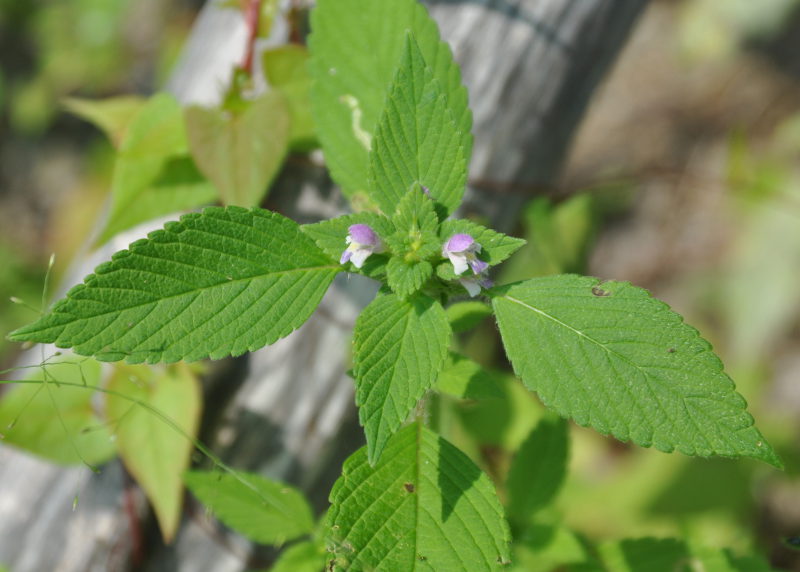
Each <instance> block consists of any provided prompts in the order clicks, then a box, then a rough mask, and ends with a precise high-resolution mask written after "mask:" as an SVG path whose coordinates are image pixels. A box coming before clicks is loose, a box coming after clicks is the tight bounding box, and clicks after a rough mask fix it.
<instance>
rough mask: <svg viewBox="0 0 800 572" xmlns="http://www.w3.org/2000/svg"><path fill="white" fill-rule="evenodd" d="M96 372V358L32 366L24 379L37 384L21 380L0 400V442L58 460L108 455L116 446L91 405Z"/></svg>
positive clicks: (97, 459)
mask: <svg viewBox="0 0 800 572" xmlns="http://www.w3.org/2000/svg"><path fill="white" fill-rule="evenodd" d="M100 373H101V372H100V364H99V363H97V362H96V361H94V360H87V359H86V358H76V357H64V358H60V360H59V361H57V362H52V363H46V364H43V365H42V366H41V369H39V368H37V369H34V370H33V371H32V373H31V374H30V375H29V376H27V377H26V380H27V381H29V382H32V381H41V382H42V383H41V384H40V383H21V384H19V385H18V386H16V387H14V388H13V389H11V390H10V391H9V392H8V393H6V394H4V395H3V398H2V400H0V434H2V435H3V437H2V443H5V444H7V445H14V446H15V447H19V448H20V449H24V450H26V451H29V452H31V453H34V454H35V455H39V456H40V457H44V458H46V459H49V460H51V461H53V462H55V463H61V464H77V463H81V462H85V463H89V464H91V465H95V464H99V463H102V462H104V461H107V460H109V459H110V458H111V457H113V456H114V454H115V452H116V448H115V446H114V444H113V443H112V440H111V433H110V432H109V431H108V428H107V427H106V425H105V423H104V421H103V420H102V419H101V418H100V417H99V416H98V414H97V413H96V411H95V408H94V406H93V405H92V398H93V396H94V393H95V392H94V390H93V388H94V387H95V386H96V385H97V384H98V383H99V382H100ZM45 380H46V384H45ZM66 383H69V384H74V385H80V386H85V387H75V386H74V385H64V384H66Z"/></svg>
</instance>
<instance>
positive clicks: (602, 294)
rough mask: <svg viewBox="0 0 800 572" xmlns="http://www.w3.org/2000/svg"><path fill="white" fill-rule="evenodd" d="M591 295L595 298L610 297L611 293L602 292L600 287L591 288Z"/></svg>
mask: <svg viewBox="0 0 800 572" xmlns="http://www.w3.org/2000/svg"><path fill="white" fill-rule="evenodd" d="M592 294H594V295H595V296H600V297H606V296H611V292H609V291H608V290H603V289H602V288H600V286H592Z"/></svg>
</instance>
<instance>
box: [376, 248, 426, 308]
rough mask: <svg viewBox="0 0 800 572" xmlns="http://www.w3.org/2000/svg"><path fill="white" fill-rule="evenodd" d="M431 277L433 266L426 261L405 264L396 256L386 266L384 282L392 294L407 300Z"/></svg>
mask: <svg viewBox="0 0 800 572" xmlns="http://www.w3.org/2000/svg"><path fill="white" fill-rule="evenodd" d="M432 275H433V266H431V263H430V262H428V261H427V260H421V261H417V262H405V261H404V260H403V259H402V258H398V257H396V256H394V257H392V258H390V259H389V264H387V265H386V280H387V283H388V284H389V288H391V289H392V292H394V293H395V294H397V295H398V296H400V297H401V298H407V297H408V296H410V295H411V294H413V293H414V292H417V291H418V290H419V289H420V288H422V285H423V284H425V282H426V281H427V280H428V278H430V277H431V276H432Z"/></svg>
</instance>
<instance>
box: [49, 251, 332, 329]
mask: <svg viewBox="0 0 800 572" xmlns="http://www.w3.org/2000/svg"><path fill="white" fill-rule="evenodd" d="M326 269H330V270H336V271H337V272H341V268H340V267H339V266H337V265H333V264H327V265H324V266H308V267H304V268H292V269H290V270H279V271H276V272H268V273H265V274H258V275H255V276H247V277H243V278H235V279H233V280H226V281H225V282H220V283H218V284H212V285H211V286H207V287H203V288H194V289H192V290H186V291H185V292H180V293H178V294H173V295H171V296H165V297H163V298H158V299H157V300H154V301H151V302H143V303H141V304H134V305H132V306H125V307H124V308H114V309H112V310H108V311H106V312H100V313H98V314H93V315H92V316H90V318H97V317H100V316H105V315H107V314H115V313H121V312H123V311H126V310H134V309H136V308H141V307H142V306H148V305H150V304H158V303H160V302H164V301H167V300H173V299H175V298H180V297H182V296H188V295H191V294H195V293H197V292H207V291H210V290H213V289H215V288H220V287H222V286H229V285H232V284H237V283H240V282H246V281H252V280H259V279H263V278H266V277H271V276H286V275H289V274H292V273H295V272H308V271H313V270H326ZM88 288H90V289H95V288H97V289H99V288H101V287H100V286H96V287H92V286H88ZM102 288H104V289H108V290H126V289H127V288H116V287H108V286H104V287H102ZM136 291H137V292H143V291H142V290H136ZM143 293H145V294H147V293H148V292H143ZM68 299H69V300H70V301H74V302H76V303H77V302H80V300H76V299H75V298H72V297H68ZM95 301H96V300H95ZM53 314H66V312H62V311H57V310H55V311H54V312H53ZM79 319H89V318H76V320H79Z"/></svg>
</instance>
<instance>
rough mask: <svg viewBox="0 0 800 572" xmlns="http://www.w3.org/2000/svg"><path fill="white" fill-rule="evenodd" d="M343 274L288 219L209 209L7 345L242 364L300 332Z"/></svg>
mask: <svg viewBox="0 0 800 572" xmlns="http://www.w3.org/2000/svg"><path fill="white" fill-rule="evenodd" d="M340 270H341V268H340V267H339V265H338V264H333V263H332V262H331V261H330V259H329V258H328V257H327V256H326V255H325V254H324V253H323V252H322V251H320V249H319V248H317V246H316V245H315V244H314V243H313V241H312V240H311V239H310V238H309V237H307V236H306V235H305V234H303V233H302V232H301V231H300V227H299V225H297V224H296V223H295V222H293V221H291V220H289V219H287V218H284V217H282V216H280V215H278V214H276V213H271V212H269V211H264V210H260V209H253V210H247V209H243V208H237V207H229V208H208V209H206V210H204V211H203V213H202V214H189V215H186V216H184V217H182V218H181V220H180V222H172V223H169V224H167V226H166V227H165V228H164V230H160V231H156V232H153V233H151V234H150V236H149V237H148V238H147V239H144V240H140V241H137V242H135V243H133V244H132V245H131V246H130V249H129V250H123V251H121V252H118V253H116V254H115V255H114V256H113V258H112V259H111V261H110V262H107V263H105V264H101V265H100V266H98V267H97V269H96V270H95V273H94V274H92V275H90V276H88V277H87V278H86V280H85V281H84V284H80V285H78V286H76V287H74V288H73V289H72V290H70V291H69V292H68V293H67V296H66V298H64V299H63V300H61V301H59V302H58V303H56V304H55V306H53V309H52V310H51V311H50V313H48V314H46V315H45V316H43V317H42V318H40V319H39V320H38V321H36V322H34V323H33V324H30V325H28V326H25V327H23V328H20V329H19V330H17V331H15V332H13V333H12V334H11V335H10V338H11V339H12V340H14V341H35V342H48V343H55V344H56V345H57V346H59V347H72V348H74V350H75V351H76V352H77V353H79V354H83V355H94V356H95V357H98V358H99V359H102V360H106V361H116V360H121V359H126V360H127V361H129V362H131V363H138V362H142V361H147V362H151V363H154V362H158V361H164V362H173V361H178V360H186V361H193V360H198V359H201V358H204V357H211V358H212V359H220V358H222V357H224V356H227V355H240V354H242V353H244V352H246V351H253V350H256V349H259V348H261V347H263V346H265V345H267V344H271V343H273V342H274V341H275V340H277V339H278V338H281V337H283V336H286V335H287V334H289V333H290V332H291V331H292V330H294V329H296V328H298V327H299V326H300V325H301V324H302V323H303V322H305V321H306V319H308V317H309V316H310V315H311V313H312V312H313V311H314V309H315V308H316V307H317V304H319V301H320V300H321V299H322V295H323V294H324V293H325V291H326V289H327V288H328V285H329V284H330V282H331V281H332V280H333V277H334V276H335V275H336V273H337V272H339V271H340Z"/></svg>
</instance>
